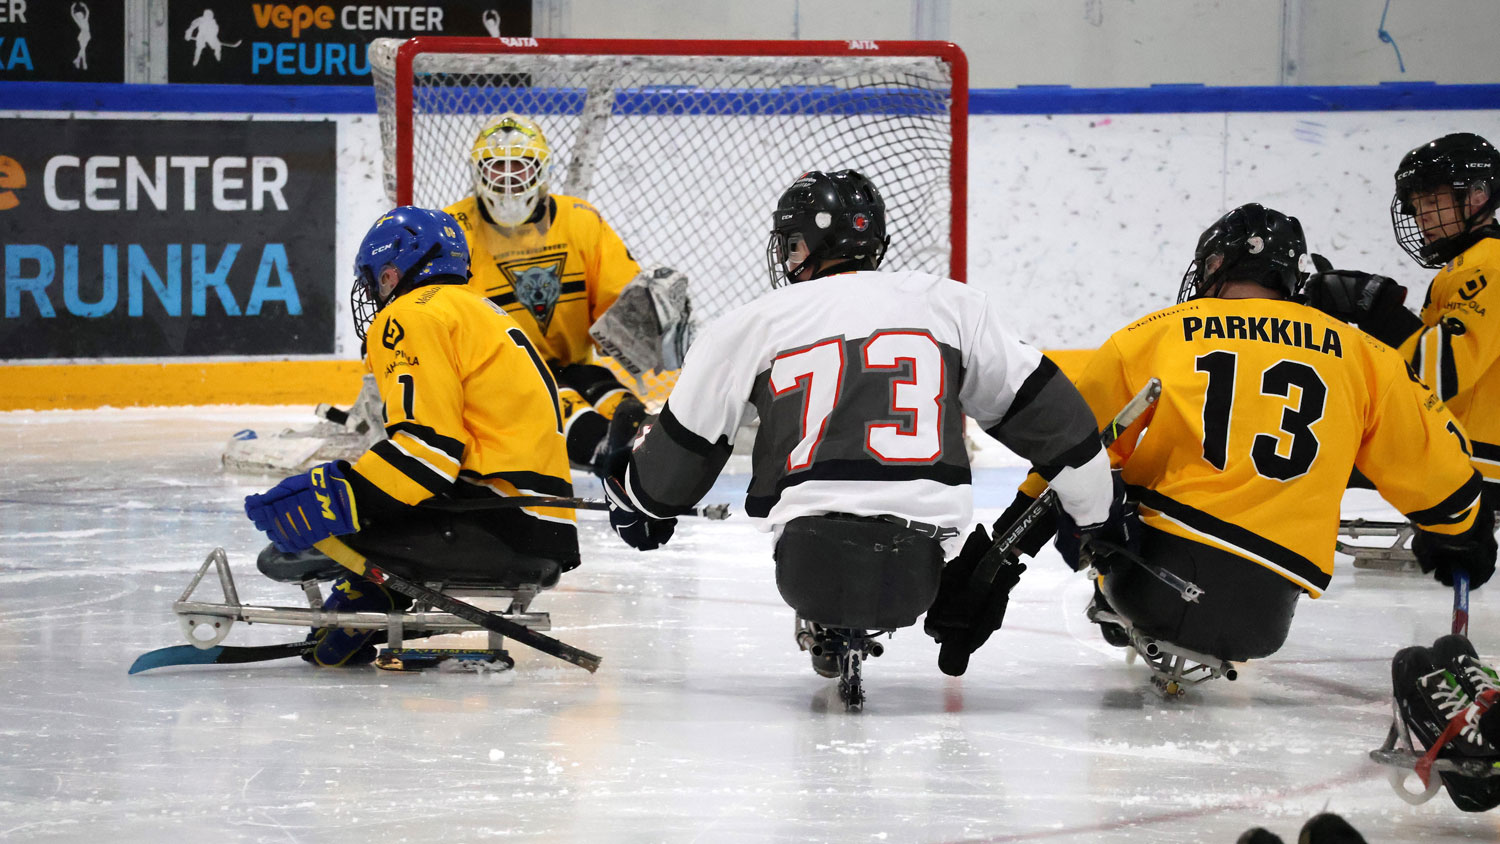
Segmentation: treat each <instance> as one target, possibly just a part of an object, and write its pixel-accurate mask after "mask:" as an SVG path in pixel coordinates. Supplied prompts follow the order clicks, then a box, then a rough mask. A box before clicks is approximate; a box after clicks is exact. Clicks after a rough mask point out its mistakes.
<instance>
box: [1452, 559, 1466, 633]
mask: <svg viewBox="0 0 1500 844" xmlns="http://www.w3.org/2000/svg"><path fill="white" fill-rule="evenodd" d="M1452 632H1454V633H1457V634H1458V635H1460V636H1463V637H1465V638H1467V637H1468V635H1469V573H1468V572H1466V571H1463V570H1462V569H1460V570H1458V571H1455V572H1453V631H1452Z"/></svg>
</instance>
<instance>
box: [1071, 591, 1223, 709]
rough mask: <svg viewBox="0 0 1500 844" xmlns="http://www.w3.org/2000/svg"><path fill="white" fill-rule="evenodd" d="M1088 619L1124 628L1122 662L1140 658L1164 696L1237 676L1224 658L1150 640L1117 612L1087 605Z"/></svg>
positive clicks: (1158, 640) (1174, 695) (1155, 687)
mask: <svg viewBox="0 0 1500 844" xmlns="http://www.w3.org/2000/svg"><path fill="white" fill-rule="evenodd" d="M1088 618H1089V621H1093V622H1101V621H1103V622H1110V623H1113V624H1118V625H1120V626H1121V627H1123V628H1125V632H1126V633H1128V634H1129V635H1130V647H1129V648H1127V649H1126V651H1125V662H1126V663H1127V664H1131V663H1134V662H1135V660H1136V658H1137V657H1140V658H1142V659H1144V660H1145V661H1146V667H1147V668H1150V669H1151V686H1152V688H1154V689H1156V691H1157V692H1159V693H1161V694H1162V695H1163V696H1165V697H1181V696H1182V695H1184V694H1186V693H1187V690H1188V689H1189V688H1190V687H1192V686H1196V685H1198V684H1199V683H1203V682H1207V681H1209V680H1212V679H1215V678H1217V677H1223V678H1224V679H1226V680H1230V681H1233V680H1236V679H1238V678H1239V676H1240V675H1239V669H1237V668H1235V667H1234V665H1232V664H1231V663H1229V662H1228V661H1226V660H1222V659H1219V658H1218V657H1216V656H1210V655H1208V654H1204V653H1199V652H1197V651H1193V650H1188V649H1187V648H1183V647H1179V646H1177V645H1174V644H1172V643H1171V642H1164V641H1162V640H1160V639H1153V638H1152V637H1150V636H1147V635H1146V634H1144V633H1142V632H1141V631H1139V630H1137V629H1135V625H1133V624H1131V623H1130V620H1129V619H1127V618H1125V617H1124V616H1122V615H1119V614H1117V613H1113V612H1106V611H1104V610H1100V609H1098V608H1096V607H1090V608H1089V612H1088Z"/></svg>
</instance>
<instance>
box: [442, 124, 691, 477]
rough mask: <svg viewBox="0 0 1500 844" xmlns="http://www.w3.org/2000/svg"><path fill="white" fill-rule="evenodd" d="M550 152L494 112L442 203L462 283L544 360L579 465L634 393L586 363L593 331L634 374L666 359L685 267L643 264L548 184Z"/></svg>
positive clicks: (681, 319)
mask: <svg viewBox="0 0 1500 844" xmlns="http://www.w3.org/2000/svg"><path fill="white" fill-rule="evenodd" d="M551 158H552V150H551V147H550V146H549V145H548V143H547V138H546V136H545V135H543V134H542V130H541V127H539V126H538V125H537V124H536V123H535V122H534V121H532V120H529V119H527V118H524V117H521V116H520V115H517V114H514V113H506V114H503V115H501V116H499V117H497V118H495V119H493V120H491V121H489V122H488V123H486V124H485V126H484V128H483V129H481V130H480V132H479V135H478V137H477V138H475V140H474V144H473V146H472V148H471V149H470V152H469V160H470V165H471V167H472V169H473V175H474V193H473V195H471V196H468V197H466V198H464V199H463V200H461V201H459V202H457V203H454V204H453V205H450V206H448V208H447V209H446V210H447V211H448V213H450V214H452V215H453V216H454V217H455V218H456V219H457V220H458V222H459V225H460V226H461V227H462V229H463V233H464V237H465V239H466V240H468V242H469V253H470V255H471V256H472V257H473V261H472V270H473V273H474V275H473V278H472V279H471V280H470V282H469V286H470V287H472V288H473V289H474V290H475V291H477V292H478V293H479V294H480V295H482V296H485V297H487V298H489V300H490V301H492V302H494V303H495V304H496V305H498V306H500V307H501V308H502V309H504V310H505V312H506V313H508V314H510V315H511V316H512V317H514V318H515V320H516V322H518V323H520V325H521V328H522V330H523V331H525V332H526V336H527V337H529V338H530V339H531V342H532V345H534V346H535V347H536V349H537V351H539V352H540V353H541V355H542V359H543V360H545V361H546V362H547V365H548V366H549V367H551V368H552V371H553V374H554V376H555V377H556V378H557V382H558V387H559V390H560V392H559V397H560V399H561V403H562V409H563V425H564V430H565V431H566V434H567V438H568V459H569V460H570V462H571V463H572V464H573V465H574V466H576V467H578V468H584V469H588V468H592V463H593V458H594V453H595V450H596V449H597V447H598V446H599V444H600V442H601V441H602V440H603V439H604V436H605V433H606V431H607V429H608V426H609V419H610V417H612V416H614V414H615V410H616V409H617V408H618V407H619V406H620V405H621V403H622V402H626V403H632V404H633V403H636V402H638V401H639V399H638V398H636V397H635V396H634V395H633V394H632V393H631V392H630V391H629V390H628V389H626V388H625V386H624V385H623V384H621V383H620V381H619V379H617V378H616V377H615V375H614V373H613V372H611V371H610V370H609V369H607V368H605V367H603V366H600V365H598V364H595V363H592V362H591V357H590V353H591V351H592V348H593V342H594V341H597V342H598V343H599V345H600V348H601V349H602V350H603V351H604V352H605V353H606V354H608V355H610V356H611V357H613V358H614V359H615V360H616V361H617V362H618V363H620V364H621V365H622V366H623V367H624V368H625V369H626V370H627V371H628V372H631V373H632V374H635V375H637V376H638V375H640V374H641V373H643V372H645V371H647V370H651V369H663V370H673V369H677V368H679V367H680V366H681V365H682V353H683V352H684V351H685V350H686V347H687V344H688V343H689V342H691V339H692V337H691V309H690V307H689V304H688V299H687V278H686V277H685V276H683V275H682V274H681V273H678V272H677V271H675V270H671V269H668V268H664V267H653V268H649V269H648V270H646V271H644V272H643V271H642V270H641V268H640V266H639V265H638V264H637V263H636V261H635V258H634V257H633V256H632V255H631V254H630V250H629V249H627V248H626V247H625V244H624V243H623V242H622V241H621V240H620V236H619V235H617V234H615V231H614V229H612V228H610V226H609V224H608V223H607V222H605V221H604V218H603V217H602V216H600V214H599V211H598V210H597V209H595V208H594V206H593V205H591V204H589V203H588V202H586V201H584V200H583V199H579V198H577V197H572V196H564V195H562V194H554V193H550V192H549V190H548V187H549V185H548V182H549V177H550V175H551Z"/></svg>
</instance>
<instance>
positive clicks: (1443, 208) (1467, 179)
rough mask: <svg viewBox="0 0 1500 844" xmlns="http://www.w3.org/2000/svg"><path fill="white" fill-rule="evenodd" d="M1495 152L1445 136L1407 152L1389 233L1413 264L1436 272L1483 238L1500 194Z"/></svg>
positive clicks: (1474, 139)
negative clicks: (1392, 232)
mask: <svg viewBox="0 0 1500 844" xmlns="http://www.w3.org/2000/svg"><path fill="white" fill-rule="evenodd" d="M1497 175H1500V152H1496V150H1495V148H1494V146H1492V145H1491V144H1490V142H1489V141H1486V140H1485V139H1484V138H1481V137H1479V136H1478V135H1474V134H1470V133H1468V132H1460V133H1458V134H1454V135H1444V136H1443V137H1441V138H1438V139H1437V140H1435V141H1432V142H1431V143H1427V144H1423V145H1422V146H1419V147H1417V148H1416V149H1414V150H1412V151H1411V152H1408V153H1407V154H1406V155H1405V157H1403V158H1402V159H1401V166H1400V167H1397V168H1396V195H1395V197H1394V198H1392V199H1391V227H1392V228H1393V229H1395V231H1396V242H1397V243H1399V244H1401V248H1402V249H1404V250H1406V254H1408V255H1410V256H1411V257H1412V260H1414V261H1416V262H1417V263H1419V264H1421V265H1422V266H1424V267H1427V268H1428V269H1437V268H1438V267H1441V266H1442V265H1443V264H1446V263H1447V262H1449V261H1451V260H1453V259H1454V258H1457V257H1458V256H1459V255H1461V254H1462V253H1463V252H1464V250H1466V249H1468V248H1469V247H1470V246H1473V245H1474V244H1475V243H1477V242H1479V241H1480V240H1481V239H1483V238H1484V237H1486V236H1487V234H1486V233H1485V232H1483V231H1481V230H1480V229H1481V228H1482V227H1483V226H1484V224H1485V223H1488V222H1491V221H1492V220H1493V218H1494V213H1495V205H1496V203H1497V201H1500V192H1497V191H1496V190H1495V187H1496V184H1495V179H1496V176H1497Z"/></svg>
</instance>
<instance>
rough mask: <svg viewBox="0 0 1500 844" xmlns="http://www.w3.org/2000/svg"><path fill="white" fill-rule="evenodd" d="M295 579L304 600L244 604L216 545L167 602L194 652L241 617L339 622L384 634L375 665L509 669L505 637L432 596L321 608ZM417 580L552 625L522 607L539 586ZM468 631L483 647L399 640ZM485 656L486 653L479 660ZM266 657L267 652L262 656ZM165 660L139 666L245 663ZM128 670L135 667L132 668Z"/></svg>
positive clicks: (535, 624) (527, 622) (316, 594)
mask: <svg viewBox="0 0 1500 844" xmlns="http://www.w3.org/2000/svg"><path fill="white" fill-rule="evenodd" d="M210 570H212V571H213V573H214V575H215V576H216V577H217V579H218V581H219V585H220V588H221V589H222V592H223V599H222V600H221V601H213V600H204V599H203V598H201V597H199V596H198V595H197V593H198V591H199V589H200V587H201V586H202V584H203V580H204V578H205V577H206V576H207V575H208V574H209V572H210ZM299 585H300V586H301V588H302V591H303V594H304V595H305V596H306V599H307V605H306V606H300V607H288V606H262V605H256V604H246V603H244V602H242V601H241V600H240V597H239V591H238V589H237V588H236V587H235V582H234V575H233V573H232V572H231V571H230V568H229V558H228V555H227V554H225V553H224V549H223V548H215V549H214V550H213V551H211V552H210V553H209V555H208V557H207V558H206V559H204V561H203V565H202V566H200V567H199V568H198V572H197V573H196V574H195V575H193V578H192V580H191V581H190V582H189V583H188V586H187V589H185V590H184V591H183V593H182V596H181V597H180V598H178V599H177V600H176V601H175V602H173V604H172V611H173V612H174V613H175V614H176V616H177V621H178V624H179V625H181V627H182V632H183V634H184V635H185V636H186V637H187V640H188V642H189V643H190V644H191V645H193V647H195V648H197V649H200V650H209V649H214V648H218V647H219V646H220V643H221V642H223V641H224V638H225V637H226V636H228V635H229V631H230V629H231V628H233V626H234V624H235V623H236V622H241V621H242V622H245V623H246V624H277V625H286V626H291V627H302V628H310V627H344V628H351V629H355V630H374V631H381V632H383V633H384V634H385V635H384V638H385V641H386V645H387V648H386V650H387V651H388V652H389V653H383V654H382V657H381V659H380V660H377V662H380V661H382V660H383V661H385V663H386V664H385V665H382V666H381V667H386V668H393V669H395V670H412V667H417V666H420V667H427V666H428V665H435V664H437V663H439V662H443V661H446V660H449V659H455V658H457V659H460V660H461V661H470V660H482V661H485V662H487V663H489V667H490V668H491V669H503V668H509V667H511V666H512V665H514V662H513V661H512V660H511V659H510V656H509V654H507V653H506V652H505V650H504V649H503V647H502V644H503V642H504V639H505V638H506V637H505V636H503V635H502V634H500V633H498V632H496V631H495V630H493V629H489V628H487V627H485V626H483V625H480V624H477V623H475V622H474V621H471V620H468V619H464V618H460V617H459V616H457V615H454V614H453V613H451V612H444V611H441V610H438V609H435V608H434V607H433V606H432V604H431V602H428V601H424V600H422V599H421V598H417V599H416V601H415V603H413V605H412V606H411V608H410V609H408V610H405V611H391V612H335V611H328V610H324V609H323V608H322V607H323V598H324V595H323V589H322V586H321V584H320V582H319V581H317V580H307V581H303V582H302V583H300V584H299ZM423 585H425V586H426V587H428V588H429V589H432V590H436V591H437V592H440V593H442V594H443V595H446V596H450V597H455V598H458V597H462V598H464V599H485V600H487V601H508V602H509V603H508V605H507V606H506V607H505V608H504V609H502V610H498V611H495V612H493V613H491V614H492V615H494V616H497V617H499V618H501V619H504V620H506V621H508V622H510V623H513V624H516V625H520V626H521V627H524V628H526V629H527V630H532V631H543V630H549V629H551V627H552V620H551V617H550V616H549V615H548V614H547V613H538V612H531V611H530V610H529V607H530V605H531V602H532V600H533V599H535V598H536V596H537V595H538V594H539V593H541V592H542V591H543V590H544V589H545V588H546V587H544V586H542V585H540V584H526V585H521V586H507V587H499V586H484V585H476V584H449V583H440V582H429V583H424V584H423ZM474 630H485V631H486V632H487V633H488V636H489V639H488V642H487V647H485V648H478V649H457V650H455V649H432V648H407V647H406V640H407V639H409V638H420V637H425V636H431V635H434V634H442V633H465V632H469V631H474ZM273 647H282V646H273ZM164 650H171V649H164ZM267 650H269V649H267ZM285 655H286V656H296V655H299V654H297V653H293V652H292V650H290V649H289V650H288V652H287V653H286V654H285ZM486 655H487V657H488V658H486ZM265 658H274V657H273V656H270V655H268V656H267V657H265ZM166 659H168V660H170V661H161V662H158V663H154V664H151V663H148V664H144V665H142V666H141V667H140V668H139V669H138V670H145V669H146V668H153V667H161V666H162V665H168V664H187V663H188V662H198V661H207V662H215V661H218V662H226V661H249V660H225V659H219V660H213V659H209V660H191V659H175V658H166ZM408 664H409V665H408ZM132 673H134V670H133V671H132Z"/></svg>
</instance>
